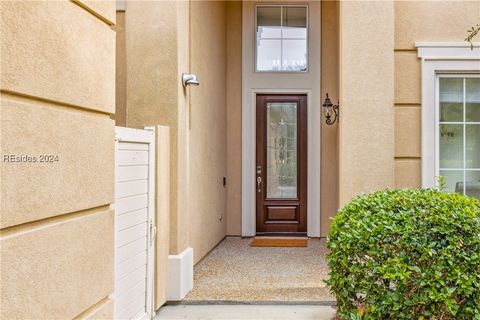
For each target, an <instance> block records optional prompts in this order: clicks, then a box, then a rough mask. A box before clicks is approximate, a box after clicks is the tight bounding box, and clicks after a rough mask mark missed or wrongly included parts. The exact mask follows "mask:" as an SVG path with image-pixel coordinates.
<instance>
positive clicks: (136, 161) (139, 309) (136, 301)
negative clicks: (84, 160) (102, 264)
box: [115, 127, 155, 319]
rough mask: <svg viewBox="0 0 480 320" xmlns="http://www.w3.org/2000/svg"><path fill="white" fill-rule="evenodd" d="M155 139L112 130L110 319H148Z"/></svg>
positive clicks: (139, 132)
mask: <svg viewBox="0 0 480 320" xmlns="http://www.w3.org/2000/svg"><path fill="white" fill-rule="evenodd" d="M154 142H155V135H154V132H153V131H148V130H139V129H131V128H123V127H116V152H115V162H116V163H115V198H116V199H115V319H151V318H152V317H153V314H154V313H153V294H152V293H153V267H154V260H153V252H154V236H155V221H154V217H155V189H154V186H155V181H154V176H155V167H154V164H155V143H154Z"/></svg>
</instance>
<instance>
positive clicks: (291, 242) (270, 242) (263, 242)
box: [250, 237, 308, 248]
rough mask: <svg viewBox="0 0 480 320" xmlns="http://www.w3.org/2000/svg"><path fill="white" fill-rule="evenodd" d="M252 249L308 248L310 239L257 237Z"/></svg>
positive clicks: (254, 239) (251, 244) (251, 245)
mask: <svg viewBox="0 0 480 320" xmlns="http://www.w3.org/2000/svg"><path fill="white" fill-rule="evenodd" d="M250 247H304V248H306V247H308V238H278V237H255V238H253V240H252V242H251V243H250Z"/></svg>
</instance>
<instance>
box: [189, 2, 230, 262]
mask: <svg viewBox="0 0 480 320" xmlns="http://www.w3.org/2000/svg"><path fill="white" fill-rule="evenodd" d="M226 66H227V53H226V4H225V2H224V1H192V2H191V3H190V69H191V71H192V72H193V73H195V74H197V76H198V77H199V80H200V86H198V87H193V88H191V89H190V125H189V133H188V134H189V145H190V146H189V155H190V156H189V162H190V165H189V167H190V173H189V182H190V183H189V188H190V191H189V199H188V201H189V208H190V214H189V216H190V219H189V223H190V227H189V233H190V235H189V243H190V246H191V247H192V248H193V255H194V262H195V263H196V262H198V261H199V260H200V259H201V258H202V257H203V256H205V255H206V254H207V253H208V252H209V251H210V250H211V249H212V248H213V247H214V246H215V245H217V243H218V242H220V241H221V240H222V239H223V238H224V237H225V234H226V223H225V220H226V214H225V211H226V188H225V187H224V186H223V177H225V176H226V142H227V141H226V103H227V102H226V85H225V83H226V71H227V68H226ZM207 230H208V231H207Z"/></svg>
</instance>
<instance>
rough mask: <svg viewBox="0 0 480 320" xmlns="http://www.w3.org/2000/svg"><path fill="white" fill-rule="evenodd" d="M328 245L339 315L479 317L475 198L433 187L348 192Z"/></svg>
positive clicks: (479, 207)
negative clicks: (349, 197)
mask: <svg viewBox="0 0 480 320" xmlns="http://www.w3.org/2000/svg"><path fill="white" fill-rule="evenodd" d="M327 246H328V248H329V249H330V253H329V254H328V266H329V267H330V279H329V280H327V283H328V284H329V285H330V289H331V291H332V292H333V294H334V295H335V296H336V298H337V308H338V314H339V316H340V318H342V319H425V320H427V319H469V320H470V319H480V201H479V200H477V199H474V198H469V197H466V196H463V195H460V194H456V193H453V194H448V193H444V192H441V191H438V190H433V189H420V190H418V189H405V190H394V191H383V192H376V193H372V194H369V195H362V196H358V197H356V198H354V199H353V200H352V201H351V202H350V203H349V204H348V205H347V206H346V207H345V208H343V209H342V210H340V212H339V213H338V215H337V216H336V217H335V218H334V220H333V223H332V226H331V231H330V235H329V238H328V242H327Z"/></svg>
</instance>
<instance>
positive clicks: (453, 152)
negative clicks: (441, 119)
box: [439, 124, 463, 169]
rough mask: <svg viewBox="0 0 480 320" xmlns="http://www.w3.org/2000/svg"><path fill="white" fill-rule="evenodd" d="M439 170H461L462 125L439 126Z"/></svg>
mask: <svg viewBox="0 0 480 320" xmlns="http://www.w3.org/2000/svg"><path fill="white" fill-rule="evenodd" d="M439 138H440V168H458V169H460V168H463V125H462V124H440V137H439Z"/></svg>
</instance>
